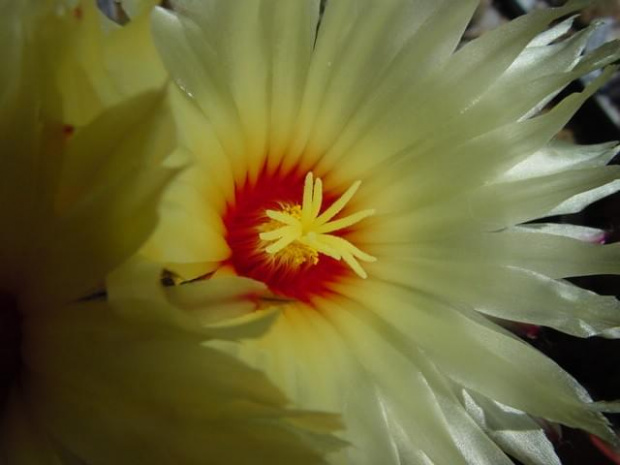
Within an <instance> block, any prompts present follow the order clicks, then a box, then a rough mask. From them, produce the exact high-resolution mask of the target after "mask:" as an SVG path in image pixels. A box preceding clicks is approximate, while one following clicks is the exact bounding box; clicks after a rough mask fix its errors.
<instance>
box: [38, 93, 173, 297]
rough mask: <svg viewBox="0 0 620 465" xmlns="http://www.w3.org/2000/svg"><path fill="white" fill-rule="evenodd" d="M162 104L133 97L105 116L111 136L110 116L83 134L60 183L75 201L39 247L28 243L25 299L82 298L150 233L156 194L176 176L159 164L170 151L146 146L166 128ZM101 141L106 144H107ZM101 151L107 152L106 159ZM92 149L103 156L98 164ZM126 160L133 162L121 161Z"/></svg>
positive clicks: (164, 146)
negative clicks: (86, 156) (71, 166)
mask: <svg viewBox="0 0 620 465" xmlns="http://www.w3.org/2000/svg"><path fill="white" fill-rule="evenodd" d="M160 102H161V100H160V96H157V95H150V96H147V97H140V98H137V99H136V100H132V101H130V102H128V103H126V104H124V105H122V106H119V107H116V108H114V109H112V110H111V115H116V118H117V119H116V124H115V125H113V130H110V129H109V123H110V118H109V115H105V116H103V117H102V118H101V119H99V120H96V121H95V122H94V123H92V125H91V126H90V127H89V128H87V129H85V130H84V131H83V132H81V139H80V141H79V145H80V151H79V154H78V153H75V154H73V155H74V156H75V157H76V159H75V163H74V166H75V167H76V168H75V170H71V171H70V172H68V173H67V174H66V177H65V179H67V183H68V184H69V185H71V186H72V187H76V190H75V191H72V194H74V195H75V197H73V196H71V201H72V203H73V204H72V205H63V206H64V207H65V212H66V213H65V214H64V215H62V217H61V218H59V219H58V220H56V221H55V222H53V223H52V224H50V225H49V226H48V228H49V229H48V230H47V231H46V234H45V235H44V236H43V237H41V238H40V243H35V244H32V250H31V255H30V256H29V257H28V259H29V260H31V261H30V265H31V272H30V274H29V276H28V278H29V279H30V282H29V284H30V286H31V293H30V295H29V298H33V299H35V301H36V298H44V299H46V301H45V304H46V305H48V304H49V302H50V301H56V302H57V301H62V300H68V299H75V298H80V297H84V296H85V295H87V294H88V293H90V292H92V291H93V290H94V289H95V288H96V287H97V286H99V285H100V284H101V280H102V278H103V276H104V275H105V273H107V272H108V271H110V270H111V269H112V268H114V267H115V266H117V265H119V264H120V263H121V262H122V261H123V260H125V259H127V258H128V256H129V255H130V254H132V253H134V252H135V251H136V250H137V249H138V247H139V246H140V245H142V243H144V241H145V240H146V239H147V237H148V236H149V235H150V234H151V233H152V231H153V229H154V228H155V225H156V222H157V208H158V201H159V199H160V196H161V194H162V191H163V189H164V188H165V187H166V185H167V183H168V181H169V180H170V179H171V178H172V176H173V175H174V174H175V173H176V172H177V170H173V169H165V168H164V167H163V166H161V165H158V164H157V161H158V159H159V160H161V159H162V158H163V157H164V156H165V155H166V154H167V151H168V149H169V147H170V146H169V145H168V144H165V143H164V144H162V143H159V144H156V145H155V146H152V145H151V144H152V143H153V142H157V141H158V138H157V135H158V133H160V131H161V130H162V129H165V121H166V118H165V116H164V117H162V114H161V113H160V112H161V109H158V104H159V103H160ZM136 107H137V108H136ZM136 110H139V111H136ZM136 114H137V115H141V116H142V120H141V121H140V122H139V123H137V124H134V125H133V126H130V128H131V130H132V131H133V132H132V133H131V135H130V134H129V133H128V132H127V131H129V128H128V127H126V126H125V125H124V124H125V122H126V121H125V119H124V118H125V116H127V117H128V120H127V123H129V122H130V121H132V119H131V118H130V116H129V115H134V116H135V115H136ZM111 115H110V116H111ZM112 119H114V118H112ZM133 121H135V120H133ZM162 125H164V127H163V128H162ZM119 126H122V128H119ZM106 135H107V136H108V137H109V138H110V139H111V142H107V141H106V140H105V139H106ZM153 139H154V140H153ZM98 144H105V145H104V146H103V147H100V146H99V145H98ZM106 147H108V148H110V149H111V150H110V151H109V152H105V148H106ZM82 148H83V149H84V151H82V150H81V149H82ZM98 150H102V151H103V152H104V154H103V155H107V157H105V156H103V155H102V157H101V158H98V157H97V155H98V153H97V151H98ZM89 152H90V153H91V154H92V155H93V159H91V160H90V161H91V162H95V161H99V162H100V163H101V165H99V166H97V165H96V164H95V167H96V168H99V170H98V171H96V172H93V171H94V168H95V167H93V166H92V165H90V164H88V163H85V164H82V161H86V160H83V159H84V157H83V155H84V154H85V153H89ZM128 153H129V154H130V155H131V158H132V159H133V160H134V162H133V163H127V159H126V158H123V159H121V158H119V156H120V155H125V156H126V155H127V154H128ZM99 154H101V152H99ZM80 155H82V157H80ZM78 158H79V160H78ZM121 161H122V162H124V163H121ZM68 163H69V162H68ZM78 166H79V169H78V168H77V167H78ZM91 169H92V171H91ZM73 180H75V183H72V182H71V181H73ZM89 181H90V182H91V183H92V184H91V188H92V189H91V190H89V191H88V193H86V192H85V191H84V190H83V189H82V187H83V188H85V187H86V186H84V184H83V183H88V182H89ZM78 186H79V188H78ZM69 207H70V208H69ZM120 225H122V227H121V226H120ZM68 251H70V253H67V252H68Z"/></svg>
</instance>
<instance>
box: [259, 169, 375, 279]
mask: <svg viewBox="0 0 620 465" xmlns="http://www.w3.org/2000/svg"><path fill="white" fill-rule="evenodd" d="M360 184H361V182H360V181H356V182H355V183H354V184H353V185H352V186H351V187H350V188H349V189H348V190H347V191H346V192H345V193H344V194H342V196H341V197H340V198H339V199H338V200H336V201H335V202H334V203H333V204H332V205H331V206H330V207H329V208H328V209H326V210H325V211H324V212H323V213H320V212H321V206H322V203H323V185H322V183H321V180H320V179H317V180H316V181H315V182H314V183H313V181H312V173H308V175H307V176H306V180H305V183H304V195H303V200H302V202H303V203H302V205H293V206H285V207H284V208H283V209H282V210H281V211H275V210H267V211H266V212H265V213H266V215H267V216H268V217H269V218H271V221H269V222H267V224H266V225H265V226H266V229H268V231H265V232H261V233H260V234H259V237H260V238H261V239H262V240H264V241H273V240H275V242H274V243H272V244H270V245H268V246H267V247H265V252H267V253H269V254H272V255H275V256H276V257H280V258H281V259H283V260H285V261H286V262H287V263H290V264H293V265H301V264H304V263H307V262H310V263H311V264H312V265H316V264H317V263H318V260H319V253H321V254H324V255H327V256H328V257H331V258H333V259H334V260H341V259H342V260H344V261H345V263H346V264H347V265H349V266H350V267H351V269H352V270H353V271H355V273H356V274H357V275H358V276H360V277H361V278H366V277H367V276H368V275H367V274H366V272H365V271H364V269H363V268H362V267H361V266H360V264H359V260H362V261H365V262H374V261H375V260H376V259H375V257H372V256H370V255H368V254H367V253H364V252H362V251H361V250H360V249H358V248H357V247H355V246H354V245H353V244H351V242H349V241H347V240H346V239H344V238H342V237H339V236H336V235H334V234H330V233H332V232H336V231H340V230H343V229H346V228H348V227H351V226H353V225H354V224H356V223H358V222H360V221H361V220H363V219H364V218H367V217H369V216H370V215H374V213H375V211H374V210H370V209H369V210H362V211H360V212H357V213H354V214H352V215H348V216H345V217H344V218H340V219H337V220H334V221H332V219H333V218H334V217H335V216H336V215H338V213H340V212H341V211H342V209H343V208H344V207H345V206H346V205H347V203H349V201H350V200H351V198H352V197H353V195H355V192H356V191H357V189H359V187H360ZM274 222H275V223H276V224H279V225H280V227H275V228H274Z"/></svg>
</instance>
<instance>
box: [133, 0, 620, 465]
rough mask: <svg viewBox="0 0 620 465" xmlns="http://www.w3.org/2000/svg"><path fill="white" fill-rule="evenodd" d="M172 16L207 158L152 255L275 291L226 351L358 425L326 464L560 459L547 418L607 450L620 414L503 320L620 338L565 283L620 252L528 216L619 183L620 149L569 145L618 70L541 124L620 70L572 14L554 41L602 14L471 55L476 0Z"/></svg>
mask: <svg viewBox="0 0 620 465" xmlns="http://www.w3.org/2000/svg"><path fill="white" fill-rule="evenodd" d="M171 3H172V9H171V10H165V9H156V11H155V13H154V20H153V21H154V35H155V41H156V44H157V46H158V48H159V50H160V52H161V54H162V57H163V61H164V63H165V64H166V67H167V68H168V69H169V71H170V73H171V74H172V75H173V76H174V78H175V79H176V82H177V83H178V89H177V90H172V99H173V103H174V107H175V112H176V119H177V122H178V127H179V131H180V132H181V136H182V137H183V139H184V143H185V145H186V146H187V147H188V148H189V149H190V150H191V151H192V152H193V153H194V155H195V162H194V165H193V167H192V168H191V169H189V170H188V171H187V172H184V173H183V174H182V175H181V176H180V177H179V178H178V179H177V180H176V181H175V183H174V186H173V187H172V188H171V189H170V191H168V192H167V193H166V196H165V201H164V204H163V207H162V215H163V218H162V223H161V224H160V226H159V227H158V229H157V231H156V232H155V234H154V236H153V237H152V239H151V240H150V241H149V243H148V245H147V246H146V247H145V248H144V249H143V254H144V255H145V256H146V257H148V258H150V259H151V260H155V261H158V262H160V263H162V264H163V265H164V266H165V267H166V268H167V269H168V270H169V271H170V272H172V273H174V275H175V278H176V279H177V280H180V281H183V280H185V281H189V280H194V281H193V282H191V283H188V284H184V285H183V286H177V287H176V288H174V289H175V291H174V292H175V293H176V296H175V298H176V299H180V300H183V299H184V297H183V295H184V293H185V292H198V290H199V289H200V288H201V286H207V285H215V284H213V283H214V282H215V283H217V281H218V280H219V279H223V277H222V276H225V275H227V274H231V273H232V274H237V275H240V276H244V277H249V278H252V279H255V280H257V281H261V282H263V283H264V284H266V285H267V286H268V288H269V293H268V294H266V295H264V296H263V298H262V300H261V301H260V305H262V306H263V307H265V308H272V307H274V306H275V307H277V308H279V309H280V311H281V316H280V318H279V319H278V321H277V323H276V324H275V326H274V327H273V329H272V330H271V331H270V332H269V333H268V334H267V335H266V336H264V337H262V338H260V339H258V340H255V341H248V342H244V343H243V344H242V345H241V346H234V347H230V348H229V350H230V351H231V352H233V353H236V354H237V355H238V356H239V357H240V358H241V359H243V360H246V361H248V362H250V363H252V364H253V365H255V366H257V367H260V368H262V369H264V370H265V371H266V372H267V373H268V374H269V376H270V377H271V379H273V380H274V381H276V383H277V384H278V385H279V386H282V387H283V388H284V389H285V392H286V393H287V394H288V396H289V397H290V398H291V399H293V400H294V401H295V403H296V404H297V405H300V406H303V407H305V408H312V409H320V410H327V411H335V412H340V411H342V412H343V414H344V419H345V424H346V428H347V431H346V433H345V434H344V437H345V438H346V439H347V440H349V441H350V442H351V443H352V447H350V448H348V449H347V450H346V451H343V452H341V453H339V454H335V455H333V456H332V457H331V460H332V462H333V463H353V464H368V465H376V464H379V463H380V464H386V465H389V464H405V463H406V464H438V465H458V464H471V465H473V464H475V465H481V464H488V465H498V464H510V463H511V461H510V459H509V458H508V455H507V454H509V455H511V456H512V457H515V458H517V459H519V460H520V461H522V462H523V463H527V464H538V465H550V464H551V465H553V464H558V463H559V460H558V458H557V456H556V454H555V452H554V450H553V447H552V445H551V443H550V442H549V441H548V439H547V438H546V437H545V434H544V432H543V431H542V429H541V427H540V426H539V423H538V421H537V418H543V419H546V420H550V421H552V422H557V423H561V424H564V425H568V426H571V427H576V428H582V429H585V430H587V431H589V432H591V433H594V434H596V435H599V436H600V437H602V438H605V439H606V440H608V441H612V440H613V439H614V435H613V434H612V432H611V430H610V429H609V427H608V426H607V424H606V420H605V418H604V417H603V415H602V414H601V411H604V410H605V409H606V408H612V407H610V406H608V405H604V404H598V403H594V402H592V401H591V399H590V397H589V396H588V394H587V393H586V392H585V390H584V389H583V388H582V387H581V386H580V385H579V384H578V383H577V382H576V381H575V380H574V379H573V378H572V377H571V376H570V375H568V374H567V373H566V372H564V371H563V370H562V369H561V368H560V367H559V366H558V365H556V364H555V363H554V362H553V361H551V360H549V359H547V358H546V357H544V356H543V355H542V354H540V353H538V352H537V351H536V350H535V349H533V348H532V347H531V346H529V345H527V344H525V343H524V342H523V341H521V340H519V339H518V338H516V337H515V336H513V335H512V334H510V333H509V332H507V331H506V330H505V329H503V328H502V327H501V326H499V325H498V324H496V323H495V322H494V320H492V319H491V318H489V317H498V318H501V319H505V320H513V321H518V322H524V323H531V324H536V325H545V326H550V327H553V328H556V329H558V330H560V331H564V332H567V333H570V334H573V335H577V336H583V337H587V336H592V335H596V334H599V335H605V336H609V337H615V336H616V335H617V334H618V330H617V328H618V326H619V325H620V305H619V304H618V302H617V301H615V300H614V299H613V298H611V297H603V296H599V295H596V294H594V293H592V292H588V291H585V290H582V289H580V288H578V287H575V286H573V285H571V284H570V283H568V282H567V281H564V280H562V278H564V277H568V276H576V275H587V274H593V273H619V272H620V266H619V265H618V263H620V261H619V259H620V253H619V252H620V251H619V249H618V246H617V245H609V246H600V245H597V244H595V243H594V242H595V240H594V239H596V238H597V237H598V236H600V231H594V230H591V229H587V228H582V227H576V226H570V225H562V226H559V225H555V224H552V223H542V224H535V225H534V224H524V223H526V222H528V221H530V220H534V219H538V218H543V217H547V216H550V215H555V214H562V213H570V212H576V211H578V210H580V209H582V208H583V207H584V206H585V205H587V204H588V203H590V202H592V201H593V200H595V199H597V198H600V197H602V196H605V195H607V194H609V193H611V192H614V191H616V190H618V188H619V186H620V183H619V181H618V174H619V171H618V168H617V167H606V166H605V164H606V163H607V162H608V161H609V159H610V158H611V157H612V156H613V155H614V154H615V153H616V152H617V148H616V146H615V145H614V144H601V145H597V146H588V147H579V146H573V145H568V144H565V143H562V142H559V141H555V140H553V137H554V136H555V134H557V132H558V131H559V130H560V129H561V128H562V127H563V126H564V125H565V124H566V123H567V121H568V120H569V119H570V117H571V116H572V115H573V114H574V113H575V111H576V110H577V109H578V108H579V106H580V105H581V104H582V103H583V102H584V100H586V99H587V98H588V97H589V96H590V95H592V93H593V92H595V90H596V89H597V88H598V87H600V86H601V85H602V84H603V83H604V82H605V81H606V80H607V79H608V78H609V76H610V75H611V73H612V72H613V69H612V68H606V69H604V70H603V72H602V74H601V75H600V77H599V78H597V79H596V80H595V81H594V82H593V83H592V84H590V85H589V86H588V87H587V88H586V89H585V90H584V91H583V92H581V93H574V94H572V95H569V96H568V97H566V98H564V99H563V100H562V101H561V102H559V103H558V104H557V105H556V106H555V107H554V108H553V109H551V110H550V111H548V112H546V113H540V110H541V109H542V106H543V105H544V104H545V103H547V102H548V101H549V100H550V99H551V98H552V97H553V96H555V95H557V93H558V92H559V90H560V89H562V88H563V87H564V86H566V85H567V84H568V83H569V82H571V81H572V80H574V79H575V78H577V77H579V76H581V75H583V74H585V73H588V72H590V71H592V70H595V69H599V68H604V67H606V66H607V65H609V64H610V63H612V62H613V61H614V60H617V59H618V57H619V52H618V50H619V46H618V43H611V44H607V45H605V46H604V47H602V48H601V49H599V50H596V51H594V52H592V53H590V54H587V55H584V53H583V50H584V46H585V43H586V41H587V39H588V36H589V34H590V33H591V32H592V28H589V29H586V30H583V31H581V32H578V33H576V34H575V35H573V36H571V37H569V38H566V37H565V34H566V32H567V31H568V30H569V29H570V26H571V19H567V20H564V21H562V22H560V23H559V24H556V25H555V26H553V27H552V28H551V29H548V30H547V28H548V27H549V25H550V24H551V23H553V22H554V21H556V20H558V19H561V18H565V17H566V16H568V15H570V14H571V13H573V12H575V11H576V10H578V9H579V8H580V7H581V6H583V5H584V3H585V2H580V1H571V2H569V3H568V4H567V5H565V6H563V7H561V8H557V9H545V10H540V11H536V12H534V13H532V14H530V15H528V16H525V17H522V18H519V19H517V20H515V21H513V22H511V23H509V24H506V25H504V26H502V27H500V28H498V29H497V30H494V31H491V32H489V33H488V34H486V35H484V36H483V37H481V38H480V39H477V40H475V41H473V42H470V43H468V44H466V45H464V46H463V47H461V48H459V49H458V50H457V45H458V44H459V41H460V38H461V35H462V33H463V31H464V29H465V27H466V25H467V23H468V21H469V19H470V17H471V15H472V13H473V10H474V9H475V7H476V5H477V1H475V0H463V1H458V2H456V1H449V0H446V1H431V0H386V1H376V0H329V1H328V2H327V3H326V6H325V11H324V13H323V14H322V16H321V13H320V2H319V1H318V0H316V1H315V0H295V1H278V0H263V1H256V0H214V1H209V2H204V3H203V2H196V1H190V0H176V1H173V2H171ZM319 180H320V181H319ZM342 199H344V200H342ZM200 277H203V278H207V277H209V278H211V279H203V280H202V281H200V280H198V281H195V280H196V278H200ZM199 306H200V305H199V301H197V300H195V301H193V308H194V309H196V308H199ZM204 313H206V312H204ZM232 313H234V312H232ZM220 346H221V347H223V345H220Z"/></svg>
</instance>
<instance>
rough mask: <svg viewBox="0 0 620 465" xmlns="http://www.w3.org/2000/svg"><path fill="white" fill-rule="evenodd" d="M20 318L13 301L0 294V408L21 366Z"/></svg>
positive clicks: (7, 296) (8, 295)
mask: <svg viewBox="0 0 620 465" xmlns="http://www.w3.org/2000/svg"><path fill="white" fill-rule="evenodd" d="M20 349H21V316H20V313H19V309H18V307H17V303H16V302H15V299H14V298H13V297H12V296H11V295H10V294H6V293H3V292H0V408H3V407H4V402H5V400H6V398H7V395H8V393H9V390H10V388H11V385H12V384H13V380H14V379H15V376H16V375H17V373H18V371H19V367H20V365H21V357H20V352H21V350H20Z"/></svg>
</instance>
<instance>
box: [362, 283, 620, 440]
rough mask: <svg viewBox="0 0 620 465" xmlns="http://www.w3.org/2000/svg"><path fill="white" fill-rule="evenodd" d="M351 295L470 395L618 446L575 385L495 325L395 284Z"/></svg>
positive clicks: (603, 420) (586, 398)
mask: <svg viewBox="0 0 620 465" xmlns="http://www.w3.org/2000/svg"><path fill="white" fill-rule="evenodd" d="M365 284H366V283H365ZM352 295H354V296H355V297H354V298H355V300H356V302H358V303H359V304H360V306H361V307H365V308H368V309H372V312H375V313H376V314H377V315H379V316H380V317H381V318H384V319H385V320H386V321H388V322H389V323H390V324H391V325H393V329H392V330H391V331H392V332H393V333H394V332H396V334H401V336H397V337H399V338H403V340H405V341H411V342H409V343H410V344H412V345H413V346H419V347H420V348H422V349H423V350H424V352H425V353H427V354H428V356H430V357H431V359H432V360H434V361H435V362H436V363H437V364H438V366H439V367H440V369H441V370H442V371H444V372H445V374H446V375H447V376H450V377H451V378H453V379H455V380H456V381H458V382H459V383H461V384H462V385H464V386H465V387H468V388H470V389H472V390H474V391H477V392H480V393H482V394H484V395H486V396H488V397H490V398H492V399H496V400H498V401H499V402H502V403H504V404H506V405H509V406H511V407H515V408H518V409H519V410H522V411H525V412H528V413H530V414H533V415H536V416H541V417H544V418H547V419H550V420H553V421H557V422H560V423H563V424H566V425H569V426H574V427H579V428H582V429H585V430H587V431H589V432H592V433H594V434H596V435H598V436H601V437H605V438H608V440H612V441H613V438H614V436H613V434H611V433H610V430H609V429H608V427H607V426H606V422H605V419H604V418H603V416H602V415H601V414H600V413H598V412H597V411H596V407H595V406H594V405H593V404H590V402H591V401H590V398H589V396H588V395H587V393H586V391H585V390H584V389H583V388H582V387H581V386H579V384H578V383H577V382H576V381H575V380H574V379H572V378H571V377H570V376H569V375H568V374H567V373H566V372H564V371H563V370H562V369H561V368H560V367H559V366H557V365H556V364H555V363H554V362H552V361H551V360H550V359H548V358H546V357H545V356H544V355H542V354H540V353H539V352H538V351H536V350H535V349H533V348H531V347H530V346H528V345H526V344H524V343H523V342H521V341H519V340H517V339H516V338H514V337H513V336H511V335H508V334H506V333H505V332H504V331H503V330H502V329H500V328H499V327H497V326H496V325H493V324H491V323H490V322H488V321H486V320H481V319H479V318H477V317H475V315H474V314H471V315H470V317H466V316H464V315H463V314H462V313H460V312H457V311H454V310H452V309H450V308H448V307H445V306H443V305H442V304H441V303H440V302H439V301H437V300H431V299H428V298H426V297H422V296H421V295H418V294H416V293H412V292H410V291H407V290H404V289H401V288H398V287H396V286H393V285H389V284H380V283H378V282H375V283H373V285H372V286H369V285H367V284H366V285H365V286H364V287H358V288H356V289H355V290H352ZM379 295H380V296H381V297H380V298H379V299H378V298H377V296H379ZM373 296H375V297H373ZM359 311H362V309H361V308H360V309H359ZM373 318H375V319H376V317H373ZM472 318H474V319H475V320H474V319H472ZM375 324H376V323H375ZM396 328H398V329H396ZM405 334H407V335H408V336H409V337H407V336H405ZM395 337H396V336H395ZM413 341H415V342H413Z"/></svg>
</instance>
